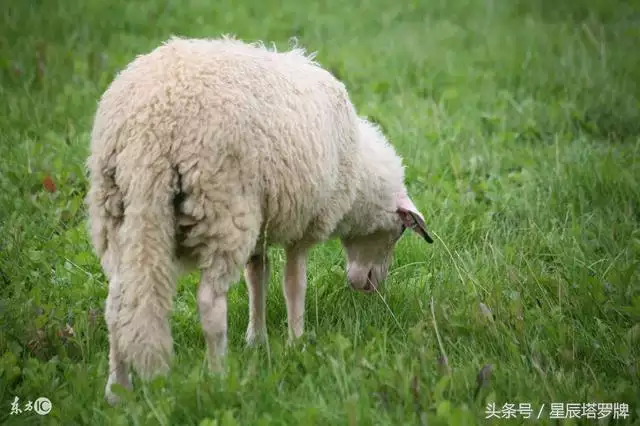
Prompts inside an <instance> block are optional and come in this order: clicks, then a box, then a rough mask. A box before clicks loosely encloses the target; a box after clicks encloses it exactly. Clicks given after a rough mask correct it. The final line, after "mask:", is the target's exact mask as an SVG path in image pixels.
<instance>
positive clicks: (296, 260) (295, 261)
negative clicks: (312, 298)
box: [283, 247, 307, 342]
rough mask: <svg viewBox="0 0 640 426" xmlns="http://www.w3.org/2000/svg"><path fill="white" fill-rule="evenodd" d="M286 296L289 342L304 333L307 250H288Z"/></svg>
mask: <svg viewBox="0 0 640 426" xmlns="http://www.w3.org/2000/svg"><path fill="white" fill-rule="evenodd" d="M286 256H287V262H286V266H285V275H284V283H283V287H284V296H285V300H286V302H287V322H288V324H289V341H290V342H291V341H293V340H294V339H297V338H299V337H300V336H302V333H303V331H304V298H305V292H306V289H307V248H306V247H305V248H300V247H290V248H287V250H286Z"/></svg>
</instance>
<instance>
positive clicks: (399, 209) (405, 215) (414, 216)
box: [396, 194, 433, 244]
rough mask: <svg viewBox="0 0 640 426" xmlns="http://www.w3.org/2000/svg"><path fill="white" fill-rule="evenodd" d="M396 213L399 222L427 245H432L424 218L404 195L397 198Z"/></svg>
mask: <svg viewBox="0 0 640 426" xmlns="http://www.w3.org/2000/svg"><path fill="white" fill-rule="evenodd" d="M396 213H398V216H399V217H400V220H401V221H402V223H403V224H404V226H406V227H407V228H409V229H412V230H413V231H414V232H417V233H418V234H419V235H420V236H421V237H422V238H424V239H425V240H426V241H427V242H428V243H429V244H432V243H433V238H431V235H429V232H428V231H427V226H426V225H425V223H424V217H422V214H421V213H420V212H419V211H418V209H417V208H416V206H415V204H413V201H411V198H409V196H408V195H406V194H400V195H398V198H397V204H396Z"/></svg>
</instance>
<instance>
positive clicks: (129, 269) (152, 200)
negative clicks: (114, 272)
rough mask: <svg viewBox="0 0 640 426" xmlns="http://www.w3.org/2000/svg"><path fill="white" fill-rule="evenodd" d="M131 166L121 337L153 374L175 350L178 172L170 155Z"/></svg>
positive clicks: (136, 363)
mask: <svg viewBox="0 0 640 426" xmlns="http://www.w3.org/2000/svg"><path fill="white" fill-rule="evenodd" d="M130 172H131V173H132V176H131V179H130V181H129V182H130V186H129V187H128V188H127V191H126V193H127V196H126V201H125V206H126V207H125V212H124V219H123V223H122V229H121V230H120V233H119V236H120V239H121V246H120V248H121V250H122V251H121V253H120V255H119V259H120V265H119V268H118V275H119V279H121V284H122V285H121V293H120V297H121V305H120V309H119V312H118V318H117V330H118V332H117V340H118V348H119V350H120V352H121V354H122V355H123V357H124V360H125V361H126V362H127V363H128V364H129V365H131V366H132V367H133V369H134V370H135V371H136V372H137V373H138V374H139V375H140V377H141V378H142V379H143V380H148V379H151V378H153V377H154V376H156V375H161V374H165V373H167V372H168V370H169V365H170V362H171V359H172V358H173V353H174V352H173V339H172V337H171V328H170V323H169V320H170V313H171V308H172V305H173V297H174V294H175V288H176V284H175V281H176V279H177V264H176V263H177V262H176V259H175V211H174V204H173V201H174V196H175V194H176V193H177V191H178V188H177V185H178V174H177V172H176V171H175V170H174V169H173V168H172V167H171V165H169V164H168V163H167V162H166V160H157V161H155V162H153V163H151V164H150V165H146V166H142V167H139V168H136V170H135V171H133V170H132V171H130Z"/></svg>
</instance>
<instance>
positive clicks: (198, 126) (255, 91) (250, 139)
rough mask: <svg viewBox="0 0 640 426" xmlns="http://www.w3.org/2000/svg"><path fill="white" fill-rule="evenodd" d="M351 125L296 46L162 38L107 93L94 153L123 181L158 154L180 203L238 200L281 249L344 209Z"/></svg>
mask: <svg viewBox="0 0 640 426" xmlns="http://www.w3.org/2000/svg"><path fill="white" fill-rule="evenodd" d="M355 120H356V115H355V111H354V110H353V107H352V105H351V103H350V101H349V99H348V95H347V93H346V90H345V88H344V86H343V85H342V84H341V83H340V82H338V81H337V80H335V79H334V78H333V77H332V76H331V75H330V74H329V73H328V72H326V71H325V70H323V69H321V68H320V67H318V66H316V65H315V64H313V63H312V61H310V60H309V59H308V58H307V57H305V56H304V55H303V54H302V52H299V51H292V52H286V53H275V52H271V51H268V50H266V49H264V48H262V47H259V46H258V47H256V46H249V45H246V44H244V43H241V42H238V41H234V40H209V41H207V40H185V39H172V40H170V41H169V42H167V43H166V44H164V45H163V46H161V47H159V48H157V49H155V50H154V51H152V52H151V53H149V54H147V55H141V56H139V57H138V58H136V59H135V60H134V61H133V62H132V63H131V64H129V66H128V67H127V68H126V69H125V70H123V71H122V72H121V73H120V74H119V75H118V77H117V78H116V79H115V80H114V82H113V83H112V85H111V86H110V87H109V89H108V90H107V91H106V92H105V94H104V96H103V97H102V99H101V102H100V104H99V107H98V112H97V114H96V125H95V127H94V134H95V137H94V138H93V142H92V151H93V153H94V155H95V156H97V157H101V158H103V159H105V161H106V160H107V159H108V158H113V156H114V155H115V156H116V157H117V158H118V160H117V162H118V164H119V165H120V169H122V170H120V171H119V173H118V176H119V180H120V181H121V183H122V184H124V185H125V186H126V184H127V181H129V180H130V179H132V176H131V173H129V172H130V171H132V170H134V169H135V168H136V165H137V164H140V162H144V161H148V160H149V158H151V157H153V158H157V157H158V156H166V157H167V158H169V159H170V162H171V163H172V164H173V165H174V166H175V167H176V170H177V171H178V172H179V173H180V174H181V175H182V177H183V179H182V185H183V188H182V191H184V196H185V198H186V199H188V198H189V197H190V196H192V195H193V196H196V195H197V197H200V198H202V197H205V196H206V197H209V198H210V199H213V200H215V201H216V202H217V203H218V204H220V203H223V204H224V203H226V205H239V204H242V203H245V204H246V205H247V206H248V207H247V209H249V210H251V212H252V214H255V215H258V216H260V218H259V219H260V220H259V222H260V223H261V224H262V228H266V232H267V235H268V241H269V243H274V244H286V243H288V242H291V241H294V240H298V239H301V238H303V237H305V236H307V235H310V234H313V235H314V238H322V237H327V236H328V235H329V234H330V232H331V230H332V228H333V226H335V223H337V222H338V221H339V219H340V218H341V217H342V215H344V213H345V212H346V211H347V210H348V208H349V205H350V203H351V201H352V200H353V196H354V190H353V189H352V188H350V185H349V184H348V181H349V180H350V179H349V177H350V176H351V175H353V174H354V173H355V172H354V168H355V165H354V163H353V162H354V161H355V158H356V157H357V156H356V155H355V150H356V145H357V140H356V138H357V134H356V130H355V129H356V121H355ZM194 194H196V195H194ZM197 197H196V198H197ZM231 199H233V201H231ZM194 202H196V204H197V202H198V201H197V200H196V201H194ZM330 228H331V229H330Z"/></svg>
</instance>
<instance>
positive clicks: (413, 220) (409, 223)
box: [342, 194, 433, 293]
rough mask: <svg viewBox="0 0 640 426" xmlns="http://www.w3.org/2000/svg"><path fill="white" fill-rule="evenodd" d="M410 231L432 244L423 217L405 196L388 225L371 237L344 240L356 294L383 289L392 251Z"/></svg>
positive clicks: (398, 203)
mask: <svg viewBox="0 0 640 426" xmlns="http://www.w3.org/2000/svg"><path fill="white" fill-rule="evenodd" d="M407 228H408V229H411V230H412V231H414V232H416V233H417V234H418V235H420V236H421V237H422V238H424V239H425V240H426V241H427V242H428V243H430V244H431V243H433V239H432V238H431V236H430V235H429V233H428V231H427V227H426V225H425V223H424V218H423V216H422V214H421V213H420V212H419V211H418V209H417V208H416V206H415V205H414V204H413V202H412V201H411V199H410V198H409V197H408V196H406V194H401V195H399V196H398V197H397V204H396V209H395V212H393V213H392V219H391V220H389V221H386V224H385V225H383V226H381V227H380V228H379V229H377V230H375V231H374V232H372V233H370V234H368V235H363V236H357V237H347V238H343V239H342V244H343V246H344V248H345V251H346V254H347V281H348V282H349V285H350V286H351V287H352V288H353V289H354V290H359V291H363V292H366V293H371V292H374V291H375V290H376V289H377V288H379V287H380V285H381V284H382V282H383V281H384V280H385V279H386V277H387V274H388V272H389V265H390V264H391V259H392V254H393V249H394V247H395V245H396V243H397V242H398V240H400V237H402V235H403V233H404V231H405V230H406V229H407Z"/></svg>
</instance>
